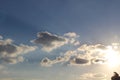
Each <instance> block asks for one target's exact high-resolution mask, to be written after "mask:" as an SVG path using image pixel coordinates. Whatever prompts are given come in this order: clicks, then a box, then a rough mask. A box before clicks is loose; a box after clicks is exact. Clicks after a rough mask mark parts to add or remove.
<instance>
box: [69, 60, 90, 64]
mask: <svg viewBox="0 0 120 80" xmlns="http://www.w3.org/2000/svg"><path fill="white" fill-rule="evenodd" d="M70 64H71V65H79V64H80V65H89V60H87V59H82V58H74V59H72V60H71V61H70Z"/></svg>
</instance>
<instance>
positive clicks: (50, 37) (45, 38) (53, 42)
mask: <svg viewBox="0 0 120 80" xmlns="http://www.w3.org/2000/svg"><path fill="white" fill-rule="evenodd" d="M37 37H38V38H37V39H35V40H32V42H34V43H36V44H40V45H42V49H43V50H45V51H48V52H49V51H52V50H53V49H56V48H58V47H60V46H63V45H64V44H65V43H66V39H65V38H63V37H61V36H57V35H54V34H51V33H49V32H39V33H38V34H37Z"/></svg>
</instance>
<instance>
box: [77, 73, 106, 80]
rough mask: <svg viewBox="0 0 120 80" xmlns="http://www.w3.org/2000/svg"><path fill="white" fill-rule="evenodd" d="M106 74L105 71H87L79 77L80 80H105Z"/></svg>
mask: <svg viewBox="0 0 120 80" xmlns="http://www.w3.org/2000/svg"><path fill="white" fill-rule="evenodd" d="M105 78H106V75H105V74H104V73H85V74H83V75H81V76H80V77H79V79H80V80H94V79H97V80H104V79H105Z"/></svg>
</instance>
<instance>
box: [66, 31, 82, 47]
mask: <svg viewBox="0 0 120 80" xmlns="http://www.w3.org/2000/svg"><path fill="white" fill-rule="evenodd" d="M64 37H66V38H67V39H68V43H70V44H73V45H75V46H77V45H80V41H79V40H77V38H78V37H79V35H77V34H76V33H75V32H68V33H65V34H64Z"/></svg>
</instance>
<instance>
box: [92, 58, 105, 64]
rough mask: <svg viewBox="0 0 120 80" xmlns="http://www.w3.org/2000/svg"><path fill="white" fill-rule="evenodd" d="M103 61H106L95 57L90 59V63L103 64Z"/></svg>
mask: <svg viewBox="0 0 120 80" xmlns="http://www.w3.org/2000/svg"><path fill="white" fill-rule="evenodd" d="M105 62H106V60H105V59H96V58H94V59H91V63H92V64H103V63H105Z"/></svg>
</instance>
